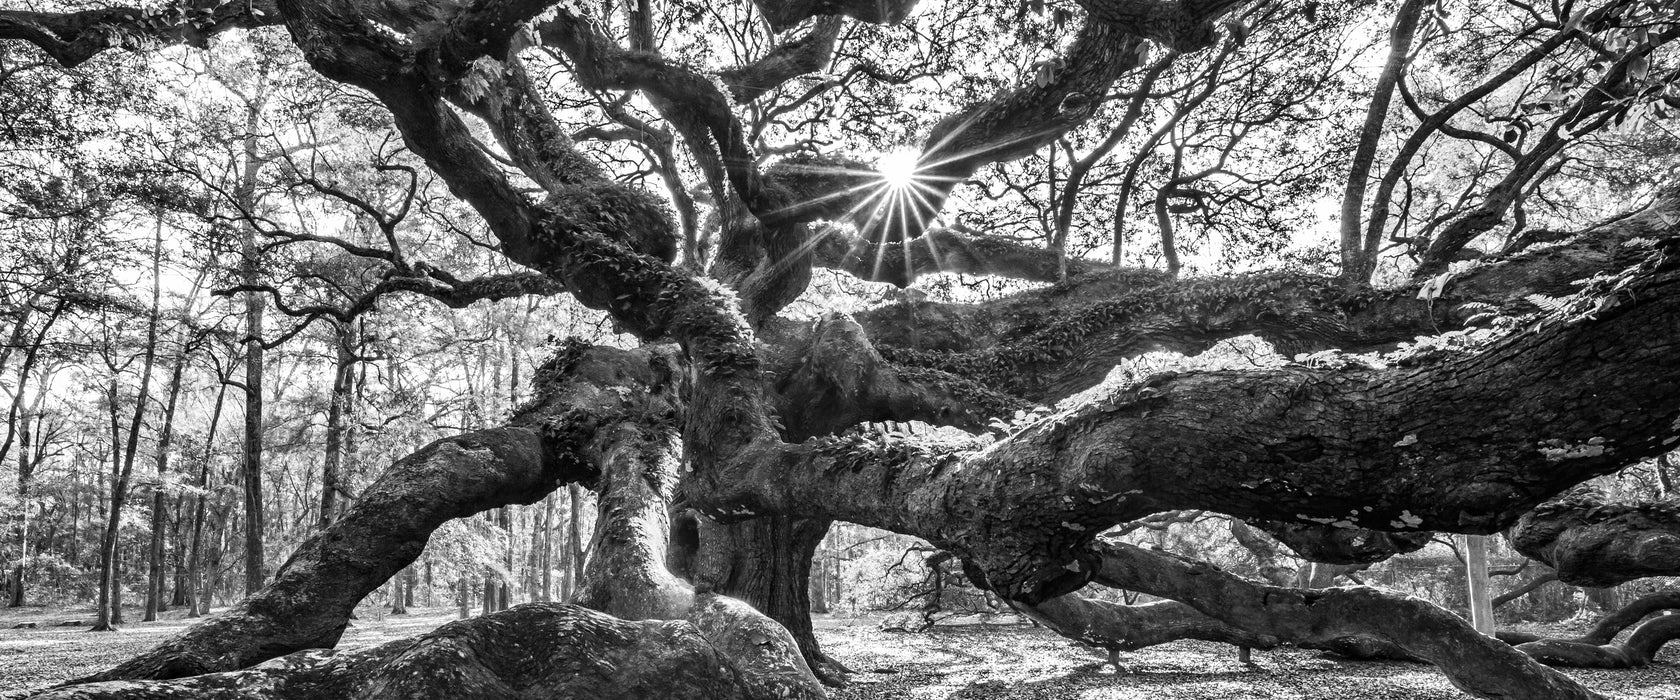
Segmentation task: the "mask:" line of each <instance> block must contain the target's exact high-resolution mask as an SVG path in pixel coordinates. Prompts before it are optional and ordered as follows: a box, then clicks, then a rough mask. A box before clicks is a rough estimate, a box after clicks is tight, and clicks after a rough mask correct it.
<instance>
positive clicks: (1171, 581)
mask: <svg viewBox="0 0 1680 700" xmlns="http://www.w3.org/2000/svg"><path fill="white" fill-rule="evenodd" d="M1093 552H1094V553H1095V554H1096V555H1097V556H1098V559H1099V564H1098V566H1099V568H1098V571H1097V574H1096V580H1097V582H1099V583H1102V584H1104V585H1109V586H1115V587H1119V588H1125V589H1127V590H1134V591H1139V592H1143V593H1148V594H1151V595H1158V596H1163V597H1167V598H1171V599H1174V600H1179V601H1183V602H1184V603H1187V604H1189V605H1190V606H1191V607H1193V608H1195V609H1196V610H1198V611H1200V612H1201V613H1202V614H1204V615H1207V616H1209V617H1211V618H1214V619H1215V620H1218V621H1220V622H1223V623H1225V624H1229V625H1231V626H1234V627H1237V628H1240V629H1243V630H1246V631H1247V632H1248V633H1249V634H1257V635H1265V636H1270V637H1275V638H1277V639H1280V640H1283V641H1287V642H1291V643H1296V644H1305V645H1309V646H1313V647H1315V648H1328V649H1335V650H1340V649H1342V648H1347V647H1350V646H1351V647H1397V648H1399V649H1400V650H1403V651H1404V652H1405V653H1406V654H1409V655H1411V656H1414V657H1417V658H1420V659H1423V660H1425V661H1428V662H1429V663H1432V664H1435V665H1436V666H1437V667H1438V668H1440V669H1441V671H1442V673H1445V674H1446V676H1447V679H1448V680H1450V681H1452V683H1453V685H1455V686H1457V687H1458V688H1459V689H1461V690H1463V691H1465V692H1467V693H1470V694H1472V695H1475V696H1477V697H1483V698H1508V699H1512V700H1514V699H1515V698H1553V699H1559V700H1561V699H1567V698H1578V699H1580V700H1587V699H1593V700H1598V699H1599V698H1600V696H1599V695H1598V694H1596V693H1593V692H1592V691H1589V690H1587V689H1585V688H1583V687H1581V686H1580V684H1578V683H1576V682H1575V681H1574V680H1573V679H1571V678H1569V677H1568V676H1565V675H1563V674H1561V673H1558V672H1556V671H1553V670H1551V669H1548V668H1546V667H1544V666H1541V665H1539V664H1537V663H1534V662H1533V661H1532V660H1530V658H1529V657H1528V656H1527V655H1525V654H1523V653H1522V652H1519V651H1517V650H1515V649H1512V648H1511V647H1510V646H1508V645H1506V644H1504V643H1502V642H1500V641H1498V640H1496V639H1494V638H1492V637H1488V636H1484V635H1482V634H1479V633H1477V632H1476V630H1475V629H1474V628H1472V627H1470V625H1469V623H1467V622H1465V621H1464V620H1463V619H1462V618H1460V617H1458V616H1457V615H1454V614H1452V613H1451V612H1448V611H1447V610H1446V609H1444V608H1441V607H1438V606H1435V605H1433V604H1431V603H1428V602H1426V601H1423V600H1419V599H1417V598H1412V597H1409V596H1405V595H1400V594H1396V593H1389V592H1385V591H1381V590H1378V589H1375V588H1365V587H1358V588H1326V589H1314V590H1303V589H1295V588H1282V587H1278V586H1267V585H1264V584H1259V583H1255V582H1253V581H1249V580H1246V579H1243V578H1241V577H1238V576H1235V575H1232V574H1229V573H1226V572H1224V571H1220V570H1219V569H1217V568H1214V567H1213V566H1211V565H1208V564H1205V563H1199V562H1189V561H1186V560H1183V559H1179V558H1177V557H1174V556H1172V555H1169V554H1164V553H1160V552H1151V551H1147V550H1144V549H1140V548H1137V547H1133V546H1131V545H1127V544H1124V543H1120V542H1114V541H1108V540H1103V541H1099V542H1097V543H1095V545H1093ZM1349 651H1351V652H1354V653H1355V655H1368V654H1365V653H1363V652H1362V651H1361V650H1359V649H1349ZM1391 655H1392V654H1391Z"/></svg>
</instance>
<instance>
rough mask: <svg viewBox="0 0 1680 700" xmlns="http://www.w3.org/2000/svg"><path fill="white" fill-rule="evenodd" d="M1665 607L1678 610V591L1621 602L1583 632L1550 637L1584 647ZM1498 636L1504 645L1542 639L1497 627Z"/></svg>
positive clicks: (1611, 636)
mask: <svg viewBox="0 0 1680 700" xmlns="http://www.w3.org/2000/svg"><path fill="white" fill-rule="evenodd" d="M1669 610H1680V590H1668V591H1659V592H1657V593H1651V594H1648V595H1644V596H1640V597H1639V598H1638V599H1636V600H1634V601H1633V602H1631V603H1628V604H1627V605H1623V606H1622V607H1621V609H1619V610H1616V611H1615V612H1612V613H1610V614H1608V615H1605V616H1604V617H1603V618H1602V619H1600V620H1599V621H1598V624H1595V625H1593V628H1592V629H1590V630H1587V632H1586V633H1585V634H1582V635H1581V636H1579V637H1575V638H1572V639H1554V641H1563V642H1572V643H1576V644H1583V645H1588V646H1598V645H1601V644H1609V643H1610V640H1612V639H1615V638H1616V635H1618V634H1621V633H1622V630H1625V629H1627V628H1628V627H1631V626H1633V625H1634V624H1637V623H1639V622H1640V621H1642V620H1644V619H1645V618H1648V617H1650V616H1651V615H1654V614H1656V613H1660V612H1664V611H1669ZM1499 639H1500V640H1502V641H1504V642H1506V643H1507V644H1526V643H1528V642H1537V641H1540V640H1542V639H1546V638H1545V637H1541V636H1540V635H1537V634H1533V633H1530V632H1515V631H1508V630H1501V631H1500V632H1499Z"/></svg>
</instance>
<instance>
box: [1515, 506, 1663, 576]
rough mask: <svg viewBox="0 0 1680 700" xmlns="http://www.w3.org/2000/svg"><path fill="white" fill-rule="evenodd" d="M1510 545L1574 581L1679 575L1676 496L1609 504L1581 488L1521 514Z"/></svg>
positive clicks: (1559, 574)
mask: <svg viewBox="0 0 1680 700" xmlns="http://www.w3.org/2000/svg"><path fill="white" fill-rule="evenodd" d="M1511 545H1512V546H1513V547H1515V548H1516V549H1517V551H1518V552H1521V553H1522V554H1523V555H1524V556H1527V557H1530V558H1533V559H1537V560H1539V561H1541V562H1544V563H1545V564H1546V565H1548V566H1551V567H1552V568H1555V569H1557V575H1558V580H1560V581H1562V582H1564V583H1568V584H1572V585H1576V586H1591V587H1604V586H1614V585H1616V584H1619V583H1625V582H1628V581H1632V580H1635V579H1640V578H1645V577H1648V576H1675V575H1680V501H1675V500H1667V501H1644V502H1638V503H1614V502H1609V501H1607V500H1606V499H1605V498H1604V497H1603V495H1602V494H1599V493H1597V492H1594V491H1590V490H1582V491H1580V492H1577V493H1573V494H1571V495H1569V496H1567V497H1564V498H1560V499H1557V500H1554V501H1551V502H1548V503H1545V504H1542V505H1541V506H1540V507H1538V508H1535V509H1534V511H1533V512H1531V513H1528V514H1527V515H1524V516H1523V517H1522V520H1519V521H1518V522H1517V526H1516V528H1515V529H1514V530H1512V532H1511Z"/></svg>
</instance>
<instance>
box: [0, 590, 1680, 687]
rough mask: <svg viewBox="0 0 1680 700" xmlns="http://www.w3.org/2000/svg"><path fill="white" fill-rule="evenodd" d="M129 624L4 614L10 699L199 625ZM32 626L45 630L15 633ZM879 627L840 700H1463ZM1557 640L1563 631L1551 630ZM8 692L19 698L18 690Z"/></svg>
mask: <svg viewBox="0 0 1680 700" xmlns="http://www.w3.org/2000/svg"><path fill="white" fill-rule="evenodd" d="M410 611H411V612H410V613H409V614H408V615H390V614H389V613H388V608H363V609H361V610H359V611H358V613H357V617H358V619H357V620H356V621H355V622H354V624H353V625H352V626H351V628H350V630H349V631H348V632H346V633H345V635H344V641H343V646H345V647H351V648H360V647H367V646H373V645H375V644H379V643H383V642H387V641H390V640H392V639H396V638H399V637H404V636H409V635H414V634H420V633H422V632H426V631H428V630H430V629H432V628H434V627H436V626H438V625H441V624H443V623H445V622H448V621H450V620H453V619H455V609H454V608H441V607H440V608H423V607H414V608H410ZM164 618H165V619H163V620H161V621H158V622H150V623H131V624H128V625H125V626H124V627H123V629H122V631H120V632H114V633H97V634H96V633H89V632H86V631H85V630H86V629H87V627H86V625H78V626H73V627H56V626H54V625H57V624H59V623H61V622H64V621H67V620H84V621H85V620H90V619H92V614H91V611H90V610H88V609H72V610H62V609H58V610H49V609H45V608H22V609H15V610H3V611H0V694H3V697H5V698H14V697H19V696H21V693H19V692H17V691H21V690H25V689H29V688H38V687H41V686H43V685H46V684H50V683H52V682H55V681H60V680H64V679H66V678H71V677H74V676H77V675H80V674H84V673H88V672H91V671H94V670H98V669H101V668H104V667H107V666H110V665H112V664H114V663H116V662H117V661H119V660H121V659H124V658H126V657H128V656H129V655H132V654H134V653H136V652H138V651H141V650H143V649H145V648H147V647H149V646H150V645H152V644H154V643H156V642H157V641H159V640H161V639H163V638H164V637H166V636H168V635H170V634H172V633H174V632H175V631H177V630H179V629H180V628H181V627H183V626H185V625H187V624H188V623H190V622H192V621H191V620H187V619H185V618H182V617H181V613H178V612H169V613H165V615H164ZM27 622H34V623H36V624H37V625H38V627H36V628H34V629H13V628H14V626H16V625H18V624H20V623H27ZM880 622H881V620H880V618H878V617H859V618H847V617H830V616H826V615H819V616H817V619H816V627H817V638H818V639H819V640H820V641H821V643H822V645H823V648H824V649H825V650H827V651H828V653H829V654H830V655H832V656H834V657H835V658H838V659H840V660H841V661H842V662H843V663H845V664H846V665H847V666H849V667H851V668H852V669H853V670H854V671H856V673H855V675H854V676H853V679H854V682H853V683H852V685H851V687H849V688H846V689H844V690H840V691H835V692H832V693H830V697H831V698H833V700H899V699H903V700H969V699H975V698H986V699H988V700H994V699H995V700H1026V699H1029V698H1031V699H1035V700H1036V699H1045V700H1049V699H1055V700H1162V699H1170V700H1214V699H1215V698H1229V699H1242V700H1283V699H1288V700H1343V699H1345V698H1362V699H1364V700H1458V699H1459V698H1464V697H1466V696H1465V695H1464V694H1463V693H1460V692H1458V691H1456V690H1454V689H1453V688H1452V687H1451V686H1449V685H1448V684H1447V682H1446V679H1445V677H1443V676H1442V675H1441V674H1440V673H1438V672H1436V671H1435V670H1434V669H1433V668H1431V667H1428V666H1424V665H1420V664H1404V663H1386V662H1382V663H1377V662H1347V661H1339V660H1332V659H1330V658H1327V657H1325V656H1323V655H1321V654H1319V653H1317V652H1305V651H1299V650H1295V649H1285V650H1274V651H1269V652H1255V653H1254V661H1255V662H1256V663H1255V666H1252V667H1250V666H1247V665H1244V664H1243V663H1242V662H1240V661H1238V659H1237V654H1236V650H1235V649H1234V648H1232V647H1229V646H1225V645H1222V644H1212V643H1205V642H1176V643H1173V644H1166V645H1162V646H1158V647H1153V648H1150V649H1146V650H1144V651H1141V652H1136V653H1131V654H1123V655H1122V657H1121V663H1122V665H1123V666H1124V667H1125V670H1126V672H1125V673H1123V674H1116V673H1115V671H1114V669H1113V668H1111V667H1108V666H1107V665H1106V664H1105V658H1106V654H1104V653H1102V652H1099V651H1097V650H1094V649H1090V648H1087V647H1083V646H1080V645H1077V644H1074V643H1071V642H1069V641H1068V640H1067V639H1065V638H1062V637H1059V636H1056V635H1054V634H1052V633H1050V632H1047V631H1044V630H1043V629H1040V628H1035V627H1031V626H1028V625H1023V624H1021V623H1019V621H1017V620H1016V619H1015V618H1013V617H998V618H993V619H992V620H990V621H983V620H979V619H972V618H968V619H959V620H957V621H956V624H947V625H942V626H940V627H936V628H934V629H933V630H931V631H928V632H922V633H904V632H886V631H882V630H881V629H880ZM1548 631H1555V630H1548ZM1570 674H1571V675H1574V676H1575V677H1577V678H1579V679H1581V680H1582V682H1584V683H1586V684H1587V685H1588V686H1589V687H1592V688H1594V689H1597V690H1600V691H1601V692H1604V693H1606V694H1607V695H1608V696H1609V697H1611V698H1615V699H1616V700H1656V699H1662V700H1680V649H1675V648H1673V647H1672V646H1671V647H1670V648H1668V649H1666V650H1664V652H1663V653H1661V654H1659V655H1658V661H1657V663H1656V664H1653V665H1651V666H1649V667H1646V668H1642V669H1635V670H1628V671H1590V670H1571V671H1570ZM7 691H11V692H7Z"/></svg>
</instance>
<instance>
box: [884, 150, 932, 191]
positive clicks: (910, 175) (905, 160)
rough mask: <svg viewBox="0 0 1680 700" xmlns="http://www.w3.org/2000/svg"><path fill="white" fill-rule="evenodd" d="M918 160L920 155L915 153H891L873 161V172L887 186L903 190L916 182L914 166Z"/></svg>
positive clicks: (905, 151) (907, 151) (904, 151)
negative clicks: (879, 176) (877, 174)
mask: <svg viewBox="0 0 1680 700" xmlns="http://www.w3.org/2000/svg"><path fill="white" fill-rule="evenodd" d="M920 158H921V154H920V153H918V152H916V151H911V150H898V151H893V152H891V153H888V154H886V155H884V156H881V159H880V160H877V161H875V170H876V171H877V172H879V173H880V174H881V179H883V180H886V182H887V184H888V185H889V186H891V187H893V188H894V189H903V188H906V187H909V186H910V185H911V184H912V183H914V182H915V181H916V164H917V161H918V160H919V159H920Z"/></svg>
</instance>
